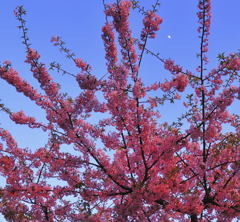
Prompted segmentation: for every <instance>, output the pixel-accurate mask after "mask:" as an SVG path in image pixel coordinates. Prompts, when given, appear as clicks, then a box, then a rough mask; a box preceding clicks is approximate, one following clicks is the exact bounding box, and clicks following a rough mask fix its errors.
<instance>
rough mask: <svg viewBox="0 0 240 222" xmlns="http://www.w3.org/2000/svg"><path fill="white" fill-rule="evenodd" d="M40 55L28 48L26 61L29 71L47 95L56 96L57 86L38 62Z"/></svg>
mask: <svg viewBox="0 0 240 222" xmlns="http://www.w3.org/2000/svg"><path fill="white" fill-rule="evenodd" d="M39 58H40V55H39V54H38V53H37V52H36V51H35V50H33V49H29V50H28V54H27V60H26V61H25V62H26V63H29V64H30V65H31V71H32V72H33V76H34V77H35V78H36V79H37V80H38V82H39V83H40V86H41V88H42V89H43V90H44V91H45V92H46V94H47V95H48V96H49V97H53V96H56V95H57V94H58V86H57V84H56V83H55V82H53V80H52V77H51V76H50V75H49V73H48V71H47V69H46V68H45V67H44V65H43V64H41V63H39V62H38V59H39Z"/></svg>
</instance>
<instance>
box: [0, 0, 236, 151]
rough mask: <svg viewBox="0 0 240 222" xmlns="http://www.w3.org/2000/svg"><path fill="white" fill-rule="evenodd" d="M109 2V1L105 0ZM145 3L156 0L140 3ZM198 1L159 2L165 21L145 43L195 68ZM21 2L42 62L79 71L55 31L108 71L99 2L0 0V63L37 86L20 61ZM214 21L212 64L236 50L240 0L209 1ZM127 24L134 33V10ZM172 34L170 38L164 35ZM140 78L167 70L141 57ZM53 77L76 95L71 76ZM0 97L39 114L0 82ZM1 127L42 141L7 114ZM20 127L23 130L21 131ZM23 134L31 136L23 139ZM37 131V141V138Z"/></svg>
mask: <svg viewBox="0 0 240 222" xmlns="http://www.w3.org/2000/svg"><path fill="white" fill-rule="evenodd" d="M106 2H107V1H106ZM140 2H144V5H146V6H149V5H151V4H152V3H153V2H154V1H149V0H148V1H140ZM197 2H198V1H193V0H161V1H160V3H161V6H160V9H159V15H160V16H161V17H162V18H163V19H164V22H163V24H162V25H161V28H160V31H159V33H158V37H157V38H156V40H153V41H151V42H150V43H149V45H148V47H149V48H150V49H153V51H155V52H159V53H160V55H161V56H162V57H163V58H168V57H171V58H173V59H174V60H175V61H176V63H178V64H181V65H182V66H183V67H185V68H189V69H191V70H192V71H194V69H195V67H196V66H197V64H198V60H197V59H196V53H198V52H199V39H198V37H197V36H198V33H197V32H196V29H197V27H198V24H197V23H196V22H197V17H196V6H197ZM19 4H22V5H24V7H25V9H26V10H27V12H28V14H27V16H26V20H27V26H28V28H29V37H30V41H31V43H32V47H33V48H34V49H36V50H38V52H39V53H40V54H41V55H42V61H43V62H45V63H46V64H49V63H50V62H52V61H58V62H60V63H62V64H63V67H66V68H67V69H68V70H70V71H73V72H75V71H77V70H76V69H75V68H74V66H73V64H72V63H71V62H70V61H67V60H66V59H65V57H64V56H63V55H61V54H60V53H59V52H58V50H57V48H55V47H53V46H52V44H51V43H50V38H51V37H52V36H53V35H59V36H61V37H62V38H63V40H64V41H65V42H66V43H67V46H69V48H71V49H73V51H74V52H75V53H76V55H77V56H79V57H81V58H82V59H84V60H85V61H87V62H88V63H89V64H91V65H92V67H93V72H94V73H95V74H96V75H97V76H98V77H100V76H102V75H103V74H105V73H106V67H105V59H104V50H103V44H102V39H101V27H102V25H103V24H104V19H105V17H104V14H103V13H102V11H103V6H102V1H101V0H91V1H86V0H85V1H84V0H81V1H80V0H68V1H66V0H41V1H36V0H35V1H33V0H21V1H19V0H1V1H0V27H1V35H0V50H1V51H0V62H2V61H4V60H10V61H12V64H13V67H14V68H16V69H17V70H18V71H19V72H20V74H21V75H22V77H23V78H24V79H27V80H29V82H31V83H32V84H33V85H34V86H35V87H37V83H36V81H35V80H34V79H33V78H32V77H31V73H30V72H29V71H28V70H29V67H28V65H27V64H24V62H23V61H24V60H25V55H24V50H25V49H24V46H23V45H22V44H21V39H20V36H21V33H20V31H19V30H18V29H17V28H16V26H17V25H18V22H17V21H16V19H15V17H14V15H13V10H14V8H15V7H16V6H17V5H19ZM212 8H213V19H212V26H211V33H212V35H211V37H210V47H209V50H210V53H209V55H210V66H209V67H210V68H213V67H214V65H216V61H217V59H216V55H217V54H218V53H220V52H236V51H237V49H239V48H240V44H239V40H240V29H239V24H240V17H239V9H240V0H227V1H226V0H213V1H212ZM131 19H132V22H131V26H132V27H133V28H134V34H137V33H139V32H138V31H139V30H140V28H141V24H142V23H141V20H140V16H139V15H138V13H137V12H133V14H132V16H131ZM168 35H171V37H172V38H171V39H169V38H167V36H168ZM141 76H142V78H143V79H144V80H145V81H146V82H148V83H149V82H153V81H155V80H158V79H160V80H163V79H165V78H166V77H168V73H167V72H166V71H164V70H163V69H162V64H161V63H159V62H158V61H156V60H154V58H151V57H150V56H146V57H145V62H144V63H143V67H142V70H141ZM53 77H54V78H55V79H56V81H57V82H59V83H60V84H61V85H62V90H63V91H67V92H69V93H70V94H72V95H77V93H78V92H79V91H78V88H77V84H76V83H75V81H74V80H73V79H72V78H71V77H70V76H61V75H60V74H56V73H53ZM0 99H1V100H2V102H3V103H4V104H6V106H7V107H9V108H11V109H12V111H19V110H26V113H27V114H29V115H34V114H37V117H38V119H39V120H44V115H43V113H41V112H40V111H39V108H38V107H36V105H35V104H33V103H32V102H29V100H28V99H26V98H25V97H24V96H22V95H19V94H18V93H16V91H15V89H14V88H13V87H11V86H9V85H8V84H6V83H5V82H4V81H2V80H0ZM163 112H168V115H170V116H168V118H169V119H171V118H173V117H174V114H175V113H176V111H175V110H174V109H171V108H169V107H167V108H165V110H164V108H163ZM0 122H1V123H2V125H1V126H0V127H3V128H6V129H9V130H10V131H11V133H12V134H13V135H14V137H15V138H16V139H17V141H18V142H19V144H20V146H28V147H32V148H33V149H34V147H35V148H36V147H39V146H42V145H44V144H45V142H46V136H45V137H44V136H43V135H42V134H40V133H39V132H38V131H37V130H28V129H27V128H26V127H22V126H14V124H12V123H11V122H9V119H8V118H7V116H6V115H5V114H4V113H2V112H0ZM22 129H24V130H22ZM26 135H31V137H27V136H26ZM39 135H41V136H42V137H41V139H40V140H39Z"/></svg>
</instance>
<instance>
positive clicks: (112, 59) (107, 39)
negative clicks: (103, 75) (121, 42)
mask: <svg viewBox="0 0 240 222" xmlns="http://www.w3.org/2000/svg"><path fill="white" fill-rule="evenodd" d="M102 32H103V34H102V39H103V41H104V46H105V52H106V56H105V58H106V59H107V61H108V71H109V72H111V71H112V68H113V66H114V65H115V63H116V62H117V48H116V44H115V36H114V32H113V26H112V25H111V24H106V25H104V26H103V28H102Z"/></svg>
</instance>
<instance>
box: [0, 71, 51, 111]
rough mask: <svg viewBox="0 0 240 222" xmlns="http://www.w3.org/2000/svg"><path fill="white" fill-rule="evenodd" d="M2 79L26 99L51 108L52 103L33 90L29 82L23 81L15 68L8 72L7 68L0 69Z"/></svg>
mask: <svg viewBox="0 0 240 222" xmlns="http://www.w3.org/2000/svg"><path fill="white" fill-rule="evenodd" d="M0 77H1V78H2V79H4V80H6V81H7V82H8V83H9V84H11V85H13V86H14V87H15V88H16V90H17V91H18V92H21V93H23V94H24V95H25V96H26V97H28V98H30V99H31V100H33V101H35V102H36V104H38V105H39V106H41V107H45V106H50V104H51V103H50V102H49V101H48V102H47V101H46V98H45V97H43V96H42V95H40V94H39V93H38V92H37V90H35V89H33V87H32V86H31V85H30V84H29V83H28V82H27V81H25V80H23V79H22V78H21V77H20V76H19V74H18V73H17V72H16V71H15V70H14V69H13V68H10V69H8V70H7V69H6V68H0Z"/></svg>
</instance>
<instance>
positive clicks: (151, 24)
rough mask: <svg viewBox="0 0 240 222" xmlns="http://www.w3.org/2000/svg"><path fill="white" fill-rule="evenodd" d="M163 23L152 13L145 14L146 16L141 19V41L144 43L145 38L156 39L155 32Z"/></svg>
mask: <svg viewBox="0 0 240 222" xmlns="http://www.w3.org/2000/svg"><path fill="white" fill-rule="evenodd" d="M162 22H163V19H162V18H161V17H160V16H158V15H156V14H155V13H154V12H153V11H149V12H147V14H146V16H145V17H144V19H143V25H144V28H143V30H142V32H141V40H142V41H144V40H145V38H146V37H147V36H149V37H150V38H155V37H156V33H155V32H156V31H158V30H159V28H160V26H159V25H160V24H161V23H162Z"/></svg>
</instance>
